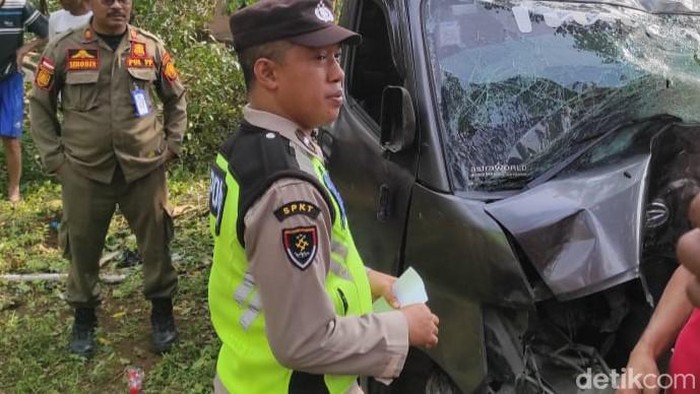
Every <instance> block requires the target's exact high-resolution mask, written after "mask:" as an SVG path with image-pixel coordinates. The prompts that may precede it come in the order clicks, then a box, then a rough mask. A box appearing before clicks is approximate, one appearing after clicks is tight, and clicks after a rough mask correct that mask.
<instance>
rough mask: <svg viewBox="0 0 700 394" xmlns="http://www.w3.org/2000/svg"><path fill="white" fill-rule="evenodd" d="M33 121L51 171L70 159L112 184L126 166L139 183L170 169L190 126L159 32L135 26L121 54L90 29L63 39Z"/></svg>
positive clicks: (49, 52) (40, 81) (51, 52)
mask: <svg viewBox="0 0 700 394" xmlns="http://www.w3.org/2000/svg"><path fill="white" fill-rule="evenodd" d="M138 91H142V94H141V95H140V98H135V96H134V92H138ZM154 92H155V93H156V94H157V95H158V97H159V98H160V100H161V102H162V115H163V120H164V122H163V123H164V124H162V123H161V120H160V119H159V116H157V114H158V112H159V111H158V105H157V103H156V102H155V101H154V100H153V99H154ZM59 97H60V99H59ZM137 101H138V103H137ZM137 104H139V107H140V110H137ZM59 106H60V107H62V112H63V122H62V125H61V124H60V123H59V119H58V117H57V109H58V107H59ZM30 117H31V131H32V135H33V137H34V141H35V143H36V146H37V148H38V150H39V153H40V155H41V158H42V161H43V163H44V166H45V167H46V169H47V170H48V171H49V172H50V173H53V172H55V171H56V170H57V169H58V168H59V167H60V166H61V165H62V164H63V163H64V161H66V160H68V161H69V162H70V164H71V166H72V168H74V169H75V171H76V172H78V173H79V174H81V175H83V176H85V177H87V178H90V179H93V180H95V181H98V182H102V183H109V182H110V181H111V180H112V176H113V174H114V172H115V169H116V168H117V165H119V167H121V169H122V171H123V172H124V177H125V178H126V181H127V182H131V181H133V180H136V179H139V178H141V177H143V176H144V175H146V174H148V173H150V172H151V171H153V170H154V169H156V168H157V167H159V166H160V165H162V164H163V161H164V158H165V155H166V151H167V149H170V150H171V151H172V152H173V153H175V154H176V155H177V154H179V152H180V144H181V142H182V136H183V133H184V131H185V127H186V124H187V114H186V103H185V89H184V87H183V86H182V83H181V82H180V79H179V77H178V74H177V70H176V69H175V66H174V65H173V60H172V58H171V56H170V55H169V54H168V53H167V51H166V50H165V48H164V47H163V44H162V42H161V41H160V40H159V39H158V38H157V37H155V36H154V35H152V34H150V33H147V32H145V31H143V30H140V29H138V28H136V27H133V26H128V27H127V32H126V34H125V35H124V37H123V38H122V41H121V43H120V44H119V46H118V47H117V49H116V51H114V50H112V48H111V47H110V46H109V45H107V43H105V42H104V41H103V40H102V39H101V38H100V37H99V36H98V35H97V34H95V32H94V31H93V30H92V29H91V28H90V26H89V25H88V26H86V27H84V28H78V29H76V30H69V31H68V32H66V33H63V34H61V35H59V36H57V37H56V39H55V40H53V41H51V42H50V43H49V44H48V46H47V47H46V49H45V50H44V53H43V56H42V58H41V60H40V62H39V66H38V68H37V71H36V79H35V81H34V88H33V89H32V92H31V95H30Z"/></svg>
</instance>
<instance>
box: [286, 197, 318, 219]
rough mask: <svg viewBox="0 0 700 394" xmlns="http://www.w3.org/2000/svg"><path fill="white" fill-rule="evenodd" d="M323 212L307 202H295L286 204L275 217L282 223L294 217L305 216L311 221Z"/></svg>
mask: <svg viewBox="0 0 700 394" xmlns="http://www.w3.org/2000/svg"><path fill="white" fill-rule="evenodd" d="M319 213H321V210H320V209H319V208H318V207H317V206H316V205H314V204H312V203H310V202H307V201H294V202H290V203H287V204H284V205H283V206H281V207H280V208H279V209H277V210H276V211H275V217H276V218H277V220H279V221H280V222H282V221H284V220H285V219H288V218H290V217H292V216H294V215H304V216H308V217H310V218H311V219H316V218H317V217H318V214H319Z"/></svg>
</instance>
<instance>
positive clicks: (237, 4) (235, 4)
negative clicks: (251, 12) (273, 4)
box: [226, 0, 255, 13]
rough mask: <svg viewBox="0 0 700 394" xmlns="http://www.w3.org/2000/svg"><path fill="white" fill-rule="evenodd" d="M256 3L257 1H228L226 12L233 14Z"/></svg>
mask: <svg viewBox="0 0 700 394" xmlns="http://www.w3.org/2000/svg"><path fill="white" fill-rule="evenodd" d="M253 3H255V0H228V1H227V2H226V10H227V11H228V12H229V13H231V12H234V11H236V10H237V9H239V8H241V7H245V6H248V5H251V4H253Z"/></svg>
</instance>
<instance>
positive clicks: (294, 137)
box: [243, 104, 323, 159]
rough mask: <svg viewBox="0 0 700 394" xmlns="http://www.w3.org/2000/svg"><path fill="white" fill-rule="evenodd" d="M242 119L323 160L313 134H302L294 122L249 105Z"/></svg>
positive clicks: (244, 109) (245, 108) (244, 110)
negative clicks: (275, 133) (276, 134)
mask: <svg viewBox="0 0 700 394" xmlns="http://www.w3.org/2000/svg"><path fill="white" fill-rule="evenodd" d="M243 118H244V119H245V120H246V121H248V123H250V124H252V125H253V126H257V127H260V128H262V129H265V130H270V131H276V132H278V133H279V134H280V135H281V136H282V137H284V138H286V139H288V140H290V141H292V142H293V143H294V144H296V145H297V146H299V147H300V148H302V149H303V150H304V151H305V152H307V153H309V154H311V155H314V156H317V157H319V158H321V159H322V158H323V156H322V153H321V149H320V147H319V146H318V145H317V144H316V143H315V142H314V140H313V137H312V135H313V134H315V133H313V132H312V133H309V132H303V131H302V129H301V127H299V125H297V124H296V123H295V122H293V121H291V120H289V119H287V118H285V117H282V116H279V115H276V114H273V113H271V112H267V111H262V110H259V109H255V108H252V107H251V106H250V104H247V105H246V106H245V107H243Z"/></svg>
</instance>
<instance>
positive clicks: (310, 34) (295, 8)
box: [229, 0, 361, 52]
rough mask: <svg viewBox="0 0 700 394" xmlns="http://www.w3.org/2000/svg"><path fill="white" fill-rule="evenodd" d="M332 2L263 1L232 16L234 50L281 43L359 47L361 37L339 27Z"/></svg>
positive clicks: (324, 0) (320, 0)
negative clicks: (269, 43) (345, 44)
mask: <svg viewBox="0 0 700 394" xmlns="http://www.w3.org/2000/svg"><path fill="white" fill-rule="evenodd" d="M332 10H333V4H332V1H330V0H261V1H259V2H257V3H255V4H253V5H250V6H248V7H245V8H242V9H240V10H238V11H236V12H235V13H234V14H233V15H231V19H230V20H229V26H230V28H231V33H232V34H233V47H234V48H235V49H236V51H239V52H240V51H241V50H244V49H246V48H250V47H252V46H256V45H261V44H265V43H268V42H272V41H277V40H288V41H291V42H293V43H295V44H299V45H304V46H307V47H312V48H320V47H325V46H328V45H333V44H338V43H341V42H343V43H349V44H359V43H360V41H361V36H360V35H359V34H357V33H355V32H353V31H350V30H348V29H345V28H343V27H340V26H338V25H336V24H335V22H334V17H333V11H332Z"/></svg>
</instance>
